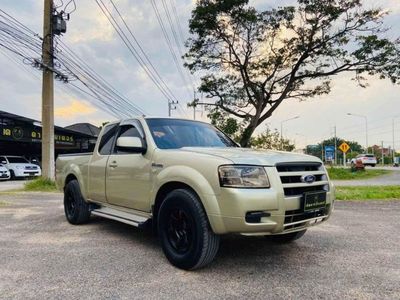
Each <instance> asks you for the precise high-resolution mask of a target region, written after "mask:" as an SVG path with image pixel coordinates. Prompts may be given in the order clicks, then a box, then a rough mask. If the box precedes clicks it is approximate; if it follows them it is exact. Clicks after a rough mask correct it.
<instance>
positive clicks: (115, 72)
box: [0, 0, 400, 149]
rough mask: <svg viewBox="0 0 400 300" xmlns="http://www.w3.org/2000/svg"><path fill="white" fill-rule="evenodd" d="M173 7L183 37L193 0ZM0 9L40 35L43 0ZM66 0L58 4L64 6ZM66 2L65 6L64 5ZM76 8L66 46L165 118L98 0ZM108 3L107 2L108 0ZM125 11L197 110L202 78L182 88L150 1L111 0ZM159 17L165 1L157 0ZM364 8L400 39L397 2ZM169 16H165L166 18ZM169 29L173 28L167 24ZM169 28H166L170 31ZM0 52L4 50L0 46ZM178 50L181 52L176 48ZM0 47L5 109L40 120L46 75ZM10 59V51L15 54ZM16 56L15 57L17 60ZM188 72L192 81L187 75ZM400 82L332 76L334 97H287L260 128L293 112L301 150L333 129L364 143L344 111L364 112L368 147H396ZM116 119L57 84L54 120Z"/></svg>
mask: <svg viewBox="0 0 400 300" xmlns="http://www.w3.org/2000/svg"><path fill="white" fill-rule="evenodd" d="M168 1H172V2H173V3H175V5H176V10H177V12H178V19H179V21H180V24H181V28H182V29H183V34H184V36H185V38H187V37H188V36H189V33H188V19H189V17H190V13H191V10H192V9H193V7H194V2H195V1H194V0H193V1H191V0H168ZM1 2H2V3H1V6H0V8H1V9H3V10H4V11H5V12H7V13H9V14H10V15H12V16H14V17H15V18H17V19H18V20H19V21H20V22H22V23H23V24H25V25H27V26H28V27H29V28H31V29H32V30H33V31H34V32H37V33H39V34H40V35H42V22H43V20H42V18H43V1H38V0H24V1H15V0H2V1H1ZM60 2H61V0H58V1H55V3H60ZM67 2H68V1H67V0H64V3H67ZM76 2H77V9H76V11H75V12H73V13H72V14H71V20H70V21H69V22H68V23H67V26H68V31H67V33H66V34H65V35H64V36H63V37H62V40H63V41H64V42H65V43H66V44H68V45H69V46H70V47H71V48H72V49H73V50H74V51H75V52H76V53H77V54H78V55H79V56H80V57H81V58H83V59H84V60H85V61H86V62H87V63H88V64H90V66H92V68H93V69H94V70H96V71H97V72H98V73H100V74H101V75H102V76H103V77H104V78H105V79H106V80H107V81H108V82H110V83H111V84H112V85H113V86H114V87H115V88H116V89H117V90H118V91H120V92H121V93H122V94H123V95H125V96H126V97H128V98H129V99H130V100H131V101H132V102H133V103H135V104H136V105H138V106H139V107H141V108H142V109H143V110H144V111H146V112H148V113H149V114H150V115H156V116H167V114H168V104H167V100H166V99H165V98H164V97H163V96H162V94H161V93H160V92H159V91H158V90H157V89H156V88H155V86H154V84H153V83H152V82H151V80H149V78H148V77H147V76H146V74H145V73H144V72H143V70H142V69H141V68H140V66H139V65H138V63H137V62H136V61H135V60H134V58H133V57H132V55H131V53H130V52H129V51H128V49H127V48H126V47H125V46H124V45H123V43H122V42H121V40H120V39H119V37H118V36H117V34H116V32H115V31H114V29H113V28H112V27H111V25H110V24H109V23H108V21H107V19H106V18H105V17H104V15H103V14H102V12H101V10H100V8H99V7H98V6H97V4H96V1H95V0H83V1H82V0H80V1H76ZM104 2H105V3H109V2H108V0H104ZM114 2H115V3H116V5H117V6H118V8H119V9H120V11H121V12H122V14H123V16H124V18H125V20H126V22H127V24H128V25H129V26H130V28H131V29H132V31H133V33H134V34H135V36H136V38H137V39H138V40H139V41H140V43H141V45H142V47H143V49H144V50H145V51H146V53H147V54H148V56H149V58H150V59H151V61H152V63H153V65H154V66H156V68H157V70H158V72H159V73H160V75H161V77H162V78H163V80H164V81H165V83H166V84H167V85H168V87H169V88H170V90H171V91H172V92H173V93H174V94H175V95H176V96H177V98H178V99H180V107H181V109H182V111H184V112H185V114H183V113H182V112H180V111H173V116H177V117H192V115H193V112H192V110H191V109H190V110H188V109H187V108H186V103H187V102H190V101H192V100H193V99H192V98H191V97H192V93H193V92H192V87H191V84H190V82H192V81H193V82H194V84H196V83H197V82H198V81H197V79H196V78H197V77H191V75H189V74H188V72H187V71H185V78H186V82H187V83H188V84H187V85H185V83H184V82H183V80H182V79H181V77H180V76H179V73H178V71H177V68H176V66H175V65H174V63H173V59H172V56H171V53H170V52H169V50H168V48H167V45H166V41H165V39H164V38H163V35H162V31H161V28H160V26H159V24H158V22H157V19H156V15H155V13H154V11H153V8H152V6H151V2H150V1H148V0H114ZM156 3H157V4H158V7H159V9H160V12H161V14H162V13H163V9H162V2H161V1H160V0H156ZM277 3H279V5H280V6H284V5H293V4H295V2H294V1H293V0H283V1H279V2H278V1H272V0H250V4H251V5H254V6H255V7H257V8H258V9H268V8H271V7H277ZM363 3H364V5H365V6H366V7H368V8H369V7H381V8H383V9H385V10H388V11H390V15H389V16H387V17H386V19H385V25H386V26H388V27H390V30H389V32H387V33H386V35H387V36H388V37H390V38H396V37H399V36H400V3H399V0H374V1H372V0H364V1H363ZM163 17H165V15H163ZM167 26H168V25H167ZM167 29H169V28H167ZM0 50H1V49H0ZM175 50H176V51H178V49H175ZM3 53H4V50H3V51H0V66H1V69H0V90H1V94H0V110H4V111H8V112H11V113H15V114H20V115H23V116H26V117H30V118H34V119H38V120H40V118H41V73H40V72H39V71H37V70H35V69H30V68H29V67H22V66H21V65H17V64H16V63H15V62H14V61H13V60H11V59H10V54H8V56H5V55H3ZM11 57H12V55H11ZM15 58H16V57H15V56H14V57H13V59H15ZM189 77H191V79H189ZM399 100H400V86H399V85H393V84H391V83H390V82H389V81H382V80H378V79H376V78H372V79H370V80H369V87H368V88H366V89H364V88H360V87H358V86H357V85H356V84H355V83H354V81H352V80H351V77H350V76H348V75H339V76H336V77H335V78H334V79H333V83H332V91H331V93H330V94H329V95H323V96H318V97H316V98H314V99H311V100H307V101H302V102H299V101H297V100H293V101H287V102H284V103H283V104H282V105H281V106H280V107H279V108H278V109H277V111H276V113H275V114H274V115H273V116H272V117H271V118H270V119H268V120H267V121H266V123H265V125H261V126H260V127H259V129H258V132H260V131H262V130H263V129H265V126H269V127H271V128H277V129H278V130H280V127H281V124H282V121H285V120H287V119H290V118H292V117H296V116H299V118H297V119H295V120H291V121H287V122H284V123H283V135H284V136H285V137H287V138H289V139H291V140H292V141H295V142H296V146H297V147H298V148H300V147H304V146H305V145H307V144H316V143H317V142H320V141H321V140H322V139H326V138H330V137H332V136H333V134H334V127H335V126H336V132H337V135H338V136H339V137H342V138H344V139H346V140H355V141H358V142H359V143H360V144H361V145H365V135H366V134H365V120H364V119H363V118H360V117H354V116H348V115H347V113H354V114H359V115H365V116H366V117H367V118H368V127H369V130H368V138H369V144H370V145H372V144H379V145H380V144H381V142H382V141H383V142H384V146H385V147H388V146H392V122H393V120H394V125H395V126H394V127H395V148H397V149H400V101H399ZM197 117H198V118H202V119H203V120H204V119H206V112H201V111H199V112H197ZM113 119H115V117H114V116H112V115H110V114H109V113H107V112H105V111H104V110H102V109H99V108H98V107H96V106H94V105H93V104H91V103H90V102H88V101H87V100H86V99H84V98H81V97H80V96H78V95H74V94H72V93H66V89H65V87H63V83H60V82H57V83H56V89H55V123H56V124H57V125H59V126H66V125H70V124H73V123H78V122H91V123H93V124H95V125H101V124H102V123H103V122H105V121H110V120H113Z"/></svg>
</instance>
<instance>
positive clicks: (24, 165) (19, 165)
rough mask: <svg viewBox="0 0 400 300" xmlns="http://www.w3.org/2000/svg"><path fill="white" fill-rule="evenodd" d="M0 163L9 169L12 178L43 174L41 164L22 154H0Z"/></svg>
mask: <svg viewBox="0 0 400 300" xmlns="http://www.w3.org/2000/svg"><path fill="white" fill-rule="evenodd" d="M0 164H2V165H4V166H5V167H6V168H7V169H8V170H9V171H10V176H11V178H24V177H37V176H41V175H42V170H41V169H40V167H39V166H37V165H35V164H32V163H30V162H29V161H28V160H27V159H25V158H24V157H22V156H9V155H4V156H0Z"/></svg>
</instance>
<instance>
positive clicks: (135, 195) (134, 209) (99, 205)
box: [56, 118, 335, 269]
mask: <svg viewBox="0 0 400 300" xmlns="http://www.w3.org/2000/svg"><path fill="white" fill-rule="evenodd" d="M56 178H57V186H58V187H59V189H60V191H62V192H64V211H65V216H66V219H67V221H68V222H69V223H71V224H82V223H85V222H88V221H89V219H90V215H91V214H93V215H96V216H101V217H104V218H109V219H113V220H117V221H120V222H124V223H127V224H130V225H133V226H137V227H140V228H143V227H146V226H150V228H153V229H154V230H155V231H157V232H158V235H159V237H160V240H161V245H162V248H163V251H164V254H165V255H166V257H167V259H168V260H169V261H170V262H171V263H172V264H173V265H175V266H177V267H179V268H182V269H197V268H200V267H202V266H205V265H207V264H208V263H210V262H211V261H212V260H213V259H214V257H215V255H216V253H217V251H218V248H219V242H220V236H221V235H224V234H230V233H234V234H244V235H261V236H269V237H270V238H271V239H273V240H275V241H277V242H290V241H294V240H296V239H298V238H300V237H301V236H303V235H304V233H305V232H306V230H307V229H308V228H309V227H310V226H313V225H318V224H321V223H322V222H325V221H326V220H327V219H328V218H329V216H330V214H331V212H332V209H333V203H334V200H335V191H334V187H333V185H332V183H331V182H330V181H329V177H328V174H327V172H326V169H325V167H324V165H323V164H322V162H321V160H320V159H319V158H317V157H314V156H309V155H304V154H298V153H291V152H282V151H260V150H253V149H246V148H241V147H239V146H238V145H237V144H236V143H235V142H234V141H232V140H231V139H230V138H229V137H228V136H226V135H225V134H224V133H222V132H221V131H219V130H218V129H216V128H215V127H213V126H212V125H210V124H207V123H203V122H198V121H191V120H182V119H170V118H137V119H136V118H135V119H127V120H123V121H121V122H113V123H110V124H107V125H106V126H105V127H104V128H103V130H102V132H101V133H100V136H99V138H98V140H97V144H96V147H95V150H94V152H93V153H88V154H70V155H59V156H58V159H57V161H56ZM282 249H288V248H282Z"/></svg>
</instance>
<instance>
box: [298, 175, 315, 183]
mask: <svg viewBox="0 0 400 300" xmlns="http://www.w3.org/2000/svg"><path fill="white" fill-rule="evenodd" d="M315 179H316V178H315V176H314V175H303V176H301V182H305V183H313V182H314V181H315Z"/></svg>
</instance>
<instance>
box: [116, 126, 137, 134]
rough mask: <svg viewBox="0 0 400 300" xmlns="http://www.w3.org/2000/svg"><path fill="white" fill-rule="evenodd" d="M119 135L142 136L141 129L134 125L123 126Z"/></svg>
mask: <svg viewBox="0 0 400 300" xmlns="http://www.w3.org/2000/svg"><path fill="white" fill-rule="evenodd" d="M118 137H140V134H139V131H138V130H137V129H136V127H134V126H132V125H125V126H121V129H120V130H119V135H118Z"/></svg>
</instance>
